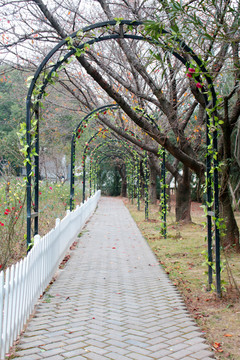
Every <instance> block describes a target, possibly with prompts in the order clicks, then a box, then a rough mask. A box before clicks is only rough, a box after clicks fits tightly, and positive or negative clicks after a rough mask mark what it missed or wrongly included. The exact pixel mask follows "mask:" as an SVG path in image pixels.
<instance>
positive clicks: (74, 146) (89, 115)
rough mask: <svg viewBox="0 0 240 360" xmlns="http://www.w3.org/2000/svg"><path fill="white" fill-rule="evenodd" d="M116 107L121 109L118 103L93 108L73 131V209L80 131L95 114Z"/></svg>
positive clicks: (71, 183) (71, 178)
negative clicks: (76, 155) (76, 157)
mask: <svg viewBox="0 0 240 360" xmlns="http://www.w3.org/2000/svg"><path fill="white" fill-rule="evenodd" d="M116 109H119V105H118V104H109V105H104V106H100V107H98V108H96V109H94V110H92V111H91V112H90V113H88V114H87V115H86V116H84V118H83V119H81V121H80V122H79V124H78V125H77V127H76V129H75V131H74V132H73V135H72V140H71V176H70V210H72V207H73V199H74V172H75V153H76V140H77V138H78V137H79V133H80V132H81V129H82V126H84V124H88V122H89V121H90V120H91V119H92V117H93V116H95V115H97V114H99V113H105V111H108V110H116Z"/></svg>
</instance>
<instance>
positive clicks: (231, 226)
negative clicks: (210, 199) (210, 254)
mask: <svg viewBox="0 0 240 360" xmlns="http://www.w3.org/2000/svg"><path fill="white" fill-rule="evenodd" d="M219 200H220V218H223V220H224V223H225V225H226V229H225V230H224V233H225V235H224V236H222V237H221V241H222V245H223V246H224V247H225V248H230V247H234V249H235V250H236V251H238V252H240V244H239V229H238V225H237V222H236V219H235V217H234V213H233V209H232V204H231V197H230V194H229V190H228V186H225V187H224V189H222V191H221V193H220V196H219Z"/></svg>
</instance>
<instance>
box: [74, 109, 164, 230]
mask: <svg viewBox="0 0 240 360" xmlns="http://www.w3.org/2000/svg"><path fill="white" fill-rule="evenodd" d="M119 109H120V105H118V104H108V105H104V106H100V107H98V108H96V109H94V110H92V111H91V112H90V113H88V114H87V115H86V116H85V117H84V118H83V119H81V121H80V122H79V124H78V125H77V127H76V129H75V131H74V132H73V135H72V141H71V175H70V210H72V208H73V200H74V172H75V154H76V140H77V138H80V135H79V134H81V133H82V132H83V127H84V128H85V127H86V125H87V124H88V123H89V121H91V120H92V119H93V118H95V117H97V116H98V115H99V114H106V113H107V112H108V111H109V110H110V111H113V110H119ZM136 111H137V112H138V113H141V114H142V115H143V116H144V117H145V118H146V119H148V121H150V122H151V123H152V124H153V125H154V126H155V127H156V129H158V130H159V126H158V124H157V123H156V121H155V119H154V118H153V117H152V116H149V115H148V114H147V113H145V111H144V110H143V109H140V108H139V109H136ZM130 132H131V135H133V136H134V133H133V132H132V131H130ZM163 152H164V155H163V157H162V163H161V177H162V182H163V184H165V173H166V172H165V150H163ZM146 181H147V179H146ZM138 198H139V196H138ZM84 200H85V164H84V169H83V201H84ZM146 201H148V199H146ZM138 203H139V200H138ZM138 208H139V206H138ZM146 208H147V209H146V218H148V206H147V207H146ZM162 208H163V211H162V222H163V224H164V226H163V228H164V232H163V235H164V237H166V208H167V204H166V191H165V189H163V204H162Z"/></svg>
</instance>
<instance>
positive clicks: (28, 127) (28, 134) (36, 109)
mask: <svg viewBox="0 0 240 360" xmlns="http://www.w3.org/2000/svg"><path fill="white" fill-rule="evenodd" d="M117 24H118V22H117V21H115V20H112V21H106V22H101V23H97V24H93V25H90V26H87V27H85V28H83V29H82V32H83V33H86V32H88V31H90V30H94V29H99V28H104V27H108V26H115V25H117ZM143 24H144V22H141V21H131V20H121V21H120V22H119V26H123V25H131V27H133V26H134V27H135V28H137V27H138V26H139V25H143ZM161 31H162V35H167V34H168V35H171V33H170V32H168V31H166V30H164V29H162V30H161ZM77 35H78V31H76V32H74V33H73V34H71V35H70V38H72V39H74V38H76V37H77ZM119 38H129V39H135V40H144V41H148V42H150V43H152V44H155V45H161V46H162V44H161V43H160V42H158V41H157V40H154V39H152V38H151V37H143V36H137V35H128V34H124V33H123V32H121V34H112V35H108V36H102V37H98V38H94V39H93V40H89V41H87V42H85V43H83V44H81V45H79V46H77V47H76V48H78V49H82V48H84V45H86V44H89V45H91V44H94V43H96V42H99V41H106V40H110V39H119ZM174 41H175V42H176V43H178V45H179V47H180V48H181V49H182V50H184V51H186V52H187V53H188V54H189V55H190V56H191V58H192V59H193V60H194V61H195V62H196V63H197V65H198V66H199V68H200V69H201V75H202V76H203V77H204V78H205V80H206V81H207V83H208V88H209V90H210V91H211V94H212V104H210V101H208V99H207V97H206V94H204V93H203V96H204V101H205V105H206V107H207V106H208V105H211V107H212V108H214V107H215V105H216V93H215V89H214V86H213V82H212V79H211V77H210V75H208V73H207V70H206V68H205V66H204V64H203V62H202V61H201V59H200V58H199V57H198V56H197V55H196V54H195V53H194V51H193V50H192V49H191V48H189V47H188V46H187V44H186V43H185V42H184V41H183V40H181V39H179V38H175V39H174ZM67 43H68V38H66V39H63V40H62V41H60V42H59V44H58V45H56V46H55V47H54V48H53V49H52V50H51V51H50V52H49V54H48V55H47V56H46V57H45V59H44V60H43V61H42V63H41V64H40V66H39V67H38V69H37V71H36V72H35V75H34V78H33V80H32V82H31V85H30V88H29V92H28V95H27V100H26V108H27V109H26V110H27V111H26V112H27V114H26V138H27V147H28V148H27V159H28V160H29V162H28V163H27V245H28V246H29V245H30V243H31V217H32V214H31V163H30V159H31V105H32V100H31V99H32V94H33V90H34V87H35V85H36V82H37V80H38V78H39V75H40V74H41V71H42V70H43V68H44V66H45V65H46V64H47V62H48V61H49V60H50V58H51V57H52V56H53V55H54V54H55V53H56V52H57V51H58V50H59V49H60V48H61V47H63V46H64V45H67ZM162 47H163V48H165V50H167V51H169V50H170V51H171V52H172V54H173V55H174V56H175V57H176V58H178V59H179V60H180V61H181V62H182V63H183V64H184V65H185V66H189V63H188V62H187V61H186V60H185V59H183V58H182V56H181V55H179V53H177V52H175V51H173V49H171V48H170V47H169V46H168V45H167V44H166V43H164V46H162ZM75 52H76V49H71V50H70V51H69V52H68V54H67V55H66V56H65V57H64V58H63V60H60V59H59V61H58V62H57V63H56V64H55V66H54V67H53V68H52V70H51V71H50V73H49V75H48V76H47V78H46V80H45V83H44V84H43V86H42V88H41V90H40V92H39V95H38V97H37V103H36V104H35V107H34V111H33V112H34V115H35V118H36V119H37V121H38V120H39V101H40V99H41V98H42V95H43V92H44V89H45V87H46V86H47V83H48V81H49V80H50V78H51V75H52V74H53V72H54V71H56V70H57V69H58V68H59V67H60V66H61V64H62V63H63V62H64V61H66V60H67V59H68V58H69V57H70V56H72V55H74V54H75ZM209 125H210V119H209V116H208V114H207V123H206V136H207V139H206V144H207V147H208V146H209V145H210V137H209ZM217 134H218V133H217V130H214V131H213V147H214V150H215V151H216V152H217V146H218V145H217ZM35 138H36V142H35V149H36V152H37V154H38V153H39V133H38V129H37V131H36V133H35ZM213 162H214V175H213V176H214V209H215V213H214V217H215V219H216V220H215V242H216V279H217V292H218V295H221V281H220V236H219V229H218V226H217V220H218V218H219V199H218V197H219V195H218V192H219V189H218V170H217V165H218V159H217V158H214V159H213ZM36 166H37V167H38V160H37V157H36V156H35V167H36ZM206 168H207V201H208V204H210V203H211V201H212V190H211V185H210V181H209V179H210V177H211V174H210V168H211V157H210V155H209V154H207V160H206ZM36 176H39V170H38V168H35V185H34V190H35V214H34V216H35V232H36V231H37V230H36V229H37V225H36V224H37V223H38V178H37V177H36ZM210 210H211V208H210V207H209V206H208V215H207V223H208V249H209V256H211V248H212V230H211V228H212V214H210ZM208 260H210V258H209V259H208ZM209 271H210V272H211V269H210V268H209ZM210 281H212V280H210V274H209V283H210Z"/></svg>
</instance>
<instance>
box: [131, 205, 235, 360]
mask: <svg viewBox="0 0 240 360" xmlns="http://www.w3.org/2000/svg"><path fill="white" fill-rule="evenodd" d="M124 202H125V204H126V206H127V207H128V209H129V211H130V213H131V214H132V216H133V218H134V220H135V221H136V223H137V225H138V227H139V229H140V230H141V232H142V234H143V236H144V237H145V238H146V240H147V241H148V243H149V245H150V247H151V248H152V250H153V251H154V253H155V254H156V256H157V258H158V260H159V262H160V263H161V265H162V266H163V267H164V269H165V271H166V272H167V274H168V275H169V277H170V279H171V280H172V281H173V283H174V285H175V286H176V287H177V288H178V289H179V291H180V292H181V293H182V296H183V298H184V300H185V303H186V306H187V307H188V309H189V311H190V313H191V314H192V316H193V317H194V318H195V320H196V321H197V323H198V324H199V326H200V327H201V329H202V331H203V333H204V334H205V336H206V338H207V341H208V342H209V343H210V345H211V346H212V348H213V349H214V350H215V356H216V358H217V359H221V360H223V359H224V360H225V359H232V360H233V359H234V360H240V301H239V300H240V290H239V289H240V261H239V260H240V254H236V253H234V252H230V251H229V252H227V253H223V252H222V254H221V260H222V262H223V263H224V265H223V272H222V274H221V276H222V280H223V281H224V284H223V293H222V298H218V297H217V296H216V294H215V292H214V291H211V292H209V291H207V290H206V289H207V286H206V285H207V275H206V271H207V266H206V265H204V262H205V252H206V251H207V243H206V240H205V237H206V228H205V227H204V225H203V223H204V222H205V217H204V213H203V210H202V208H201V207H200V205H201V204H198V203H192V223H190V224H177V223H176V222H175V214H174V210H175V209H174V205H175V204H174V199H172V201H171V211H170V213H169V214H168V216H167V238H166V239H164V238H163V237H162V236H161V235H160V214H159V206H158V205H150V211H149V220H148V221H145V219H144V204H143V203H142V204H141V210H140V211H137V206H136V204H134V205H132V204H131V203H130V202H129V201H128V200H124ZM236 217H237V221H238V224H239V225H240V214H239V213H238V214H237V216H236ZM236 285H237V287H236Z"/></svg>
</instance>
